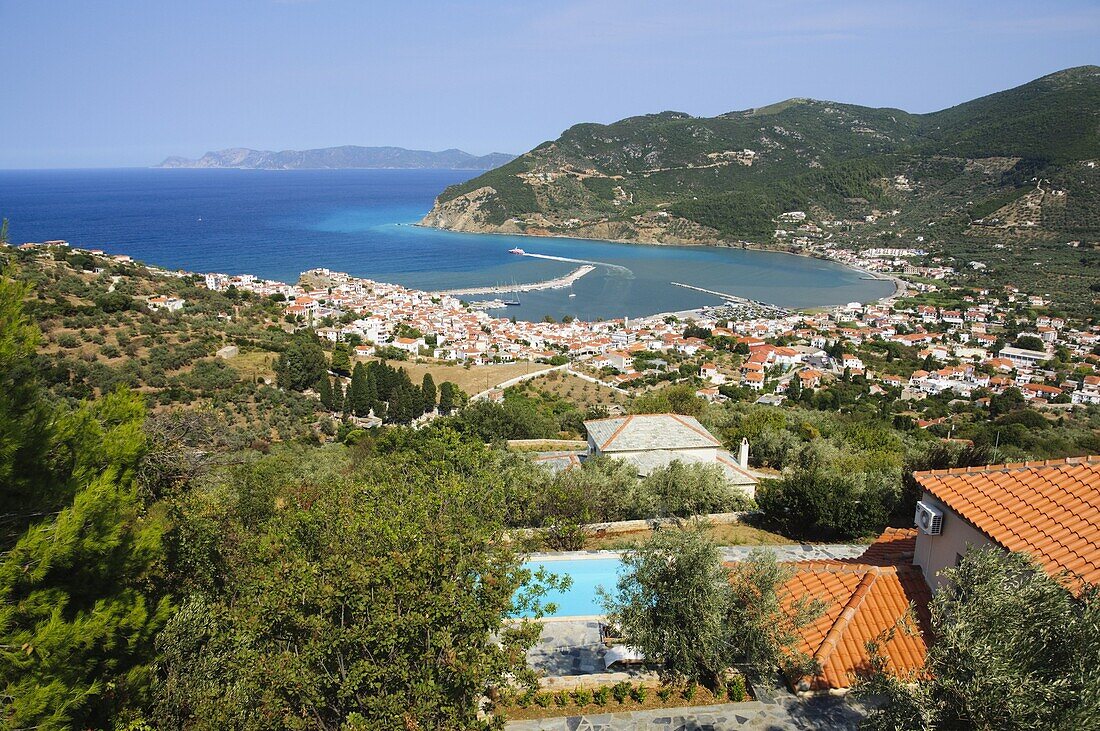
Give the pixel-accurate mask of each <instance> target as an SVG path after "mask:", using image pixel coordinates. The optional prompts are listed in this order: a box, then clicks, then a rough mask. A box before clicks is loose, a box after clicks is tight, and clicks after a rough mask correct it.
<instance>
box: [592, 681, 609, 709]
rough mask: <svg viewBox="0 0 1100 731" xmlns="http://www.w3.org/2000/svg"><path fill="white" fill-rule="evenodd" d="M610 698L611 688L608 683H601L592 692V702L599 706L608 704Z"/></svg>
mask: <svg viewBox="0 0 1100 731" xmlns="http://www.w3.org/2000/svg"><path fill="white" fill-rule="evenodd" d="M609 700H611V689H610V688H608V687H607V686H606V685H601V686H600V687H599V688H597V689H596V692H595V693H593V694H592V702H593V703H595V704H596V705H597V706H606V705H607V702H608V701H609Z"/></svg>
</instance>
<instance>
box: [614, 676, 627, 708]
mask: <svg viewBox="0 0 1100 731" xmlns="http://www.w3.org/2000/svg"><path fill="white" fill-rule="evenodd" d="M611 695H613V696H615V700H617V701H618V702H619V703H625V702H626V699H627V698H629V697H630V683H628V682H626V681H625V680H620V681H619V682H618V683H615V685H613V686H612V687H611Z"/></svg>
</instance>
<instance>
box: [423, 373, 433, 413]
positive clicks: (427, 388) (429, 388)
mask: <svg viewBox="0 0 1100 731" xmlns="http://www.w3.org/2000/svg"><path fill="white" fill-rule="evenodd" d="M420 396H421V397H422V398H423V400H424V411H425V413H426V412H429V411H433V410H435V403H436V389H435V379H433V378H432V374H431V373H425V374H424V380H423V381H422V382H421V384H420Z"/></svg>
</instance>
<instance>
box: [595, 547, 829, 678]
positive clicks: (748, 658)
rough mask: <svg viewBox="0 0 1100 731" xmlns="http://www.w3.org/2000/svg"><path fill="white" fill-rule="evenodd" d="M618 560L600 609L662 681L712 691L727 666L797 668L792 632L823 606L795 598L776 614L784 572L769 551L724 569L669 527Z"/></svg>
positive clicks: (713, 554) (709, 552)
mask: <svg viewBox="0 0 1100 731" xmlns="http://www.w3.org/2000/svg"><path fill="white" fill-rule="evenodd" d="M622 561H623V570H622V571H621V572H620V574H619V580H618V584H617V586H616V589H615V592H614V593H613V594H609V593H606V592H603V603H604V609H605V611H606V612H607V615H608V619H609V620H610V622H611V623H612V624H614V625H615V626H616V627H618V628H619V630H620V631H621V633H622V636H623V639H624V641H625V642H626V643H627V644H629V645H630V646H631V647H636V648H638V649H639V650H640V651H641V652H642V654H643V655H645V656H646V657H647V658H648V659H650V660H653V661H657V662H659V663H660V664H661V669H662V674H663V675H664V676H665V677H666V678H667V679H670V680H687V681H702V682H703V683H705V684H707V685H708V686H710V687H711V688H716V687H718V686H719V685H720V683H721V680H722V677H723V675H724V674H725V672H726V671H727V669H729V668H730V667H732V666H734V665H742V666H747V667H748V669H749V670H750V671H751V672H753V673H755V674H758V675H766V674H768V673H770V672H773V671H774V669H775V668H776V667H777V666H778V665H780V664H788V663H791V662H794V663H795V664H796V665H798V666H801V665H802V664H804V658H802V657H800V656H799V655H798V654H797V653H795V651H794V648H795V645H796V642H797V638H798V635H797V630H798V629H799V628H800V627H802V626H805V625H806V624H808V623H809V622H811V621H812V620H813V619H814V618H816V617H817V616H819V615H820V613H821V610H822V607H821V605H820V604H819V603H817V602H811V601H809V600H803V599H799V600H794V601H792V602H790V604H791V609H790V610H789V611H785V610H784V609H783V607H782V604H783V601H784V600H785V599H786V597H785V594H784V592H785V590H784V588H783V586H784V584H785V582H786V581H787V580H788V579H789V577H790V574H789V571H790V570H789V569H786V568H785V567H782V566H780V565H779V564H778V562H777V561H776V560H775V556H774V554H771V553H769V552H766V551H754V552H753V553H752V554H751V555H750V556H749V558H748V559H747V560H746V561H745V562H743V563H742V564H740V565H739V566H738V567H737V568H735V569H734V570H733V571H732V572H731V571H730V570H728V569H726V568H724V567H723V566H722V562H721V558H720V556H719V552H718V548H717V546H716V545H715V544H714V543H713V542H712V541H711V540H710V539H709V538H707V537H706V536H705V534H704V533H702V532H701V531H699V530H692V529H688V530H682V529H672V530H663V531H660V532H658V533H657V534H656V535H655V536H654V537H653V539H651V540H650V541H648V542H646V543H645V544H643V545H642V546H641V547H640V548H637V549H634V550H632V551H629V552H627V553H626V554H625V555H624V556H623V559H622ZM785 658H790V659H785Z"/></svg>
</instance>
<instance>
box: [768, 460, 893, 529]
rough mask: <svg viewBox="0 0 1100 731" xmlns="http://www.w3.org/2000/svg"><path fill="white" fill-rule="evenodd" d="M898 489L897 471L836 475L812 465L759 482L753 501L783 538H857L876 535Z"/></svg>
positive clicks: (842, 473)
mask: <svg viewBox="0 0 1100 731" xmlns="http://www.w3.org/2000/svg"><path fill="white" fill-rule="evenodd" d="M901 487H902V485H901V471H900V470H897V471H894V470H889V471H886V470H865V471H858V472H857V471H847V472H842V471H839V470H837V469H832V468H822V467H820V466H818V465H813V464H812V465H809V466H807V467H798V468H796V469H794V470H791V471H790V472H787V473H785V474H784V475H783V476H782V477H780V478H778V479H773V480H764V481H763V482H761V484H760V486H759V488H758V489H757V491H756V502H757V505H759V506H760V510H761V512H762V513H763V514H764V517H765V519H766V520H768V521H769V522H770V523H772V524H773V525H775V526H776V527H777V528H778V529H779V530H780V531H781V532H783V533H784V534H785V535H790V536H799V537H806V538H815V539H824V538H833V537H837V538H845V539H847V538H859V537H862V536H866V535H872V534H877V533H880V532H881V531H882V529H883V528H884V527H885V526H886V524H887V522H888V521H889V520H890V516H891V514H892V512H893V511H894V508H895V506H896V505H897V503H898V501H900V500H901V491H902V490H901Z"/></svg>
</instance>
